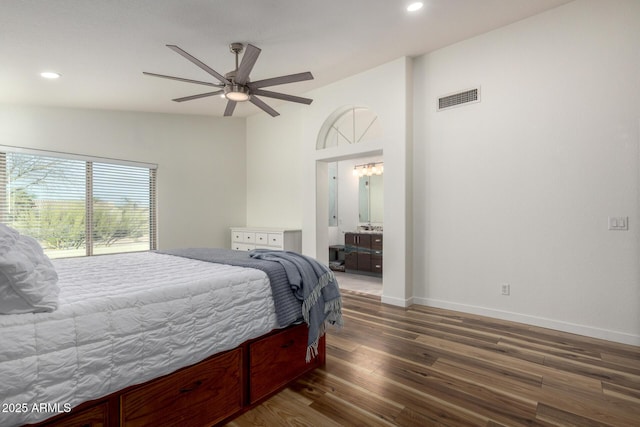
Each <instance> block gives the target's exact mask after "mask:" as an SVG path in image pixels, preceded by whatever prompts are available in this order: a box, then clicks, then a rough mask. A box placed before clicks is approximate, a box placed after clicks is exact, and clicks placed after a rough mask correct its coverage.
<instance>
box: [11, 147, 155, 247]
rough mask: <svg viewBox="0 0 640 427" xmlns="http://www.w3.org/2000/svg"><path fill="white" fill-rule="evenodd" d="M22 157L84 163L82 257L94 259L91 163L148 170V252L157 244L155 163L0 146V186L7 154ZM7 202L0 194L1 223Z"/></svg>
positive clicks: (92, 175)
mask: <svg viewBox="0 0 640 427" xmlns="http://www.w3.org/2000/svg"><path fill="white" fill-rule="evenodd" d="M9 153H11V154H24V155H31V156H40V157H53V158H59V159H63V160H73V161H81V162H84V164H85V175H84V184H85V203H84V204H85V207H84V212H85V234H86V237H85V255H84V256H94V254H93V251H94V242H93V234H94V232H93V213H94V208H95V206H94V203H93V199H94V196H95V194H94V192H93V177H94V174H93V164H94V163H100V164H108V165H118V166H129V167H136V168H141V169H148V170H149V249H148V250H155V249H157V241H158V236H157V232H158V227H157V188H156V187H157V169H158V165H157V164H155V163H146V162H138V161H130V160H122V159H115V158H108V157H98V156H87V155H82V154H74V153H66V152H61V151H49V150H40V149H32V148H24V147H16V146H10V145H0V186H4V185H5V183H6V182H7V176H6V174H7V157H6V156H7V154H9ZM7 203H8V200H7V195H6V191H4V190H3V191H0V221H3V220H4V218H3V214H4V213H5V211H4V208H5V206H7ZM133 252H138V251H122V252H113V253H133ZM82 256H83V255H77V256H75V257H82Z"/></svg>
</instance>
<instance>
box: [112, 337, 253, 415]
mask: <svg viewBox="0 0 640 427" xmlns="http://www.w3.org/2000/svg"><path fill="white" fill-rule="evenodd" d="M241 384H242V349H241V348H237V349H235V350H231V351H229V352H226V353H223V354H221V355H218V356H215V357H213V358H211V359H210V360H208V361H206V362H203V363H200V364H198V365H197V366H192V367H189V368H186V369H183V370H181V371H178V372H176V373H175V374H172V375H170V376H168V377H164V378H160V379H157V380H155V381H152V382H150V383H148V384H145V385H143V386H141V387H139V388H136V389H134V390H132V391H130V392H128V393H125V394H124V395H123V396H122V397H121V405H122V408H121V409H122V417H121V418H122V420H121V421H122V425H123V426H159V425H163V426H167V425H171V426H180V425H182V426H187V425H188V426H210V425H212V424H215V423H217V422H219V421H222V420H223V419H225V418H227V417H229V416H231V415H233V414H235V413H236V412H238V411H240V410H241V409H242V397H243V396H242V387H241Z"/></svg>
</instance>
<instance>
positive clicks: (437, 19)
mask: <svg viewBox="0 0 640 427" xmlns="http://www.w3.org/2000/svg"><path fill="white" fill-rule="evenodd" d="M409 2H410V0H48V1H45V0H1V1H0V58H1V60H0V103H8V104H25V105H47V106H66V107H78V108H98V109H112V110H131V111H149V112H165V113H178V114H203V115H212V116H222V114H223V111H224V107H225V104H226V101H225V100H223V99H220V98H218V97H208V98H203V99H198V100H193V101H189V102H183V103H176V102H173V101H171V99H172V98H178V97H182V96H187V95H193V94H197V93H203V92H209V91H211V90H212V89H211V88H208V87H207V86H201V85H194V84H189V83H183V82H176V81H171V80H166V79H159V78H153V77H148V76H143V75H142V71H149V72H155V73H159V74H168V75H173V76H179V77H185V78H190V79H194V80H205V81H212V82H216V81H215V79H213V77H211V76H209V75H208V74H207V73H205V72H204V71H203V70H201V69H199V68H198V67H196V66H195V65H194V64H192V63H190V62H189V61H187V60H186V59H184V58H183V57H181V56H180V55H178V54H176V53H175V52H173V51H171V50H170V49H168V48H167V47H165V45H166V44H176V45H178V46H180V47H181V48H182V49H184V50H186V51H187V52H189V53H190V54H192V55H193V56H195V57H197V58H198V59H200V60H202V61H203V62H204V63H206V64H207V65H209V66H210V67H211V68H213V69H215V70H216V71H218V72H219V73H221V74H224V73H226V72H228V71H231V70H232V69H233V68H234V65H235V63H234V56H233V55H232V54H231V53H230V52H229V47H228V45H229V43H231V42H236V41H239V42H244V43H247V42H248V43H251V44H254V45H256V46H258V47H259V48H261V49H262V54H261V55H260V57H259V58H258V61H257V63H256V65H255V67H254V69H253V72H252V73H251V80H253V81H256V80H261V79H264V78H269V77H276V76H280V75H284V74H292V73H298V72H303V71H311V72H312V73H313V75H314V77H315V79H314V80H313V81H310V82H300V83H292V84H289V85H282V86H275V87H271V88H268V89H270V90H275V91H281V92H285V93H289V94H293V95H303V94H304V93H305V92H306V91H308V90H311V89H313V88H316V87H320V86H324V85H326V84H328V83H331V82H334V81H336V80H339V79H342V78H344V77H347V76H350V75H353V74H356V73H358V72H361V71H364V70H367V69H369V68H372V67H374V66H377V65H379V64H382V63H385V62H388V61H390V60H393V59H396V58H398V57H401V56H416V55H420V54H423V53H426V52H430V51H433V50H435V49H438V48H440V47H443V46H447V45H450V44H452V43H455V42H457V41H460V40H464V39H466V38H469V37H472V36H474V35H477V34H481V33H483V32H487V31H489V30H492V29H494V28H498V27H501V26H504V25H507V24H509V23H512V22H515V21H518V20H520V19H523V18H525V17H528V16H531V15H534V14H537V13H540V12H542V11H544V10H547V9H550V8H553V7H557V6H559V5H561V4H564V3H568V2H569V0H425V7H424V8H423V9H422V10H420V11H419V12H417V13H414V14H409V13H408V12H406V10H405V7H406V5H407V4H408V3H409ZM45 70H54V71H57V72H59V73H61V74H62V78H60V79H58V80H56V81H48V80H45V79H42V78H41V77H40V76H39V73H40V72H41V71H45ZM216 83H217V82H216ZM390 83H391V82H390ZM377 89H378V90H379V89H380V88H377ZM264 100H265V101H266V102H268V103H269V104H270V105H272V106H274V107H275V108H276V109H277V106H278V105H280V104H281V103H282V102H283V101H278V100H271V99H264ZM256 113H260V114H264V113H262V112H261V111H260V110H259V109H258V108H257V107H255V106H254V105H252V104H250V103H243V104H239V105H238V107H237V108H236V110H235V113H234V116H247V115H251V114H256Z"/></svg>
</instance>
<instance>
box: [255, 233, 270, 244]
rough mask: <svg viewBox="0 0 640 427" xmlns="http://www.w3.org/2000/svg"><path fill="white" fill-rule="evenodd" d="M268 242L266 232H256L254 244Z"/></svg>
mask: <svg viewBox="0 0 640 427" xmlns="http://www.w3.org/2000/svg"><path fill="white" fill-rule="evenodd" d="M268 244H269V234H268V233H256V245H261V246H266V245H268Z"/></svg>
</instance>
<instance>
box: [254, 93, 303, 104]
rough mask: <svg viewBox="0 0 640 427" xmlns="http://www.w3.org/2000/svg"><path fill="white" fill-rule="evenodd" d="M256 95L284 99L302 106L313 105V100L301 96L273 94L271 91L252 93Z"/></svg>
mask: <svg viewBox="0 0 640 427" xmlns="http://www.w3.org/2000/svg"><path fill="white" fill-rule="evenodd" d="M251 93H252V94H254V95H260V96H266V97H268V98H276V99H283V100H285V101H291V102H298V103H300V104H307V105H309V104H311V103H312V102H313V99H309V98H303V97H301V96H293V95H287V94H286V93H279V92H271V91H270V90H262V89H255V90H253V91H251Z"/></svg>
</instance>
